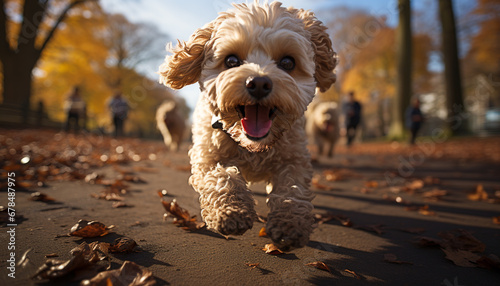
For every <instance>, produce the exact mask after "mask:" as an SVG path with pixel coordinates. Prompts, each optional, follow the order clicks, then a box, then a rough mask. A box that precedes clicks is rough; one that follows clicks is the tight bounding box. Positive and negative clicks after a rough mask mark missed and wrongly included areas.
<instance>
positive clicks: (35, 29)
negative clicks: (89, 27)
mask: <svg viewBox="0 0 500 286" xmlns="http://www.w3.org/2000/svg"><path fill="white" fill-rule="evenodd" d="M86 1H90V0H73V1H55V0H53V1H51V0H40V1H28V0H26V1H24V2H23V3H22V1H21V2H19V1H5V0H0V61H1V62H2V71H3V104H4V105H8V106H11V107H14V108H22V109H24V110H27V109H28V108H29V103H30V96H31V89H32V72H33V69H34V68H35V67H36V65H37V63H38V61H39V59H40V57H41V55H42V53H43V51H44V50H45V48H46V47H47V45H48V44H49V43H50V41H51V40H52V38H53V37H54V34H55V33H56V31H57V29H58V28H59V26H60V25H61V23H62V22H63V21H64V19H65V18H66V16H67V15H68V12H69V11H70V10H72V9H73V8H74V7H76V6H77V5H79V4H81V3H83V2H86ZM21 3H22V4H21ZM17 17H20V24H19V23H17V22H16V21H15V20H14V18H17Z"/></svg>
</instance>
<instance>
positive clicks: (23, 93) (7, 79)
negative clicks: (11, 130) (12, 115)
mask: <svg viewBox="0 0 500 286" xmlns="http://www.w3.org/2000/svg"><path fill="white" fill-rule="evenodd" d="M32 70H33V66H32V65H31V64H30V63H28V62H27V61H26V60H18V59H16V57H12V58H9V59H7V60H6V61H4V63H3V103H2V104H3V105H4V106H5V107H9V108H10V109H15V110H22V111H23V115H26V114H27V113H28V110H29V108H30V106H29V104H30V96H31V84H32ZM24 119H25V120H26V116H24Z"/></svg>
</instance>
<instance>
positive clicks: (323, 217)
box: [314, 213, 352, 227]
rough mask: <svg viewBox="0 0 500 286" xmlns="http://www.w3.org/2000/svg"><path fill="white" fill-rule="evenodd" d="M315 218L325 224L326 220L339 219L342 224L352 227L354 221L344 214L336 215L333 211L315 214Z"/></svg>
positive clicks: (319, 222)
mask: <svg viewBox="0 0 500 286" xmlns="http://www.w3.org/2000/svg"><path fill="white" fill-rule="evenodd" d="M314 218H315V219H316V222H317V223H318V224H323V223H325V222H329V221H331V220H337V221H339V222H340V224H341V225H343V226H347V227H351V226H352V222H351V220H350V219H349V218H348V217H346V216H343V215H334V214H332V213H327V214H314Z"/></svg>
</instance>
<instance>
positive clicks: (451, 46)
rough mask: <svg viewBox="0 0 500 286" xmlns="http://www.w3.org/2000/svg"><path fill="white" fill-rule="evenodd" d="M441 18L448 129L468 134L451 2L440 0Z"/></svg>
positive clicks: (454, 133)
mask: <svg viewBox="0 0 500 286" xmlns="http://www.w3.org/2000/svg"><path fill="white" fill-rule="evenodd" d="M439 18H440V22H441V28H442V31H441V35H442V52H443V59H444V79H445V86H446V107H447V109H448V119H447V122H448V127H449V131H450V132H451V134H452V135H456V134H463V133H466V132H467V129H468V125H467V122H466V118H467V117H466V116H464V114H465V108H464V101H463V95H462V77H461V74H460V61H459V53H458V44H457V32H456V25H455V15H454V12H453V5H452V2H451V0H439Z"/></svg>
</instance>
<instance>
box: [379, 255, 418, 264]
mask: <svg viewBox="0 0 500 286" xmlns="http://www.w3.org/2000/svg"><path fill="white" fill-rule="evenodd" d="M384 261H385V262H388V263H394V264H409V265H413V262H408V261H401V260H398V257H397V256H396V255H395V254H392V253H386V254H384Z"/></svg>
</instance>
